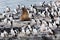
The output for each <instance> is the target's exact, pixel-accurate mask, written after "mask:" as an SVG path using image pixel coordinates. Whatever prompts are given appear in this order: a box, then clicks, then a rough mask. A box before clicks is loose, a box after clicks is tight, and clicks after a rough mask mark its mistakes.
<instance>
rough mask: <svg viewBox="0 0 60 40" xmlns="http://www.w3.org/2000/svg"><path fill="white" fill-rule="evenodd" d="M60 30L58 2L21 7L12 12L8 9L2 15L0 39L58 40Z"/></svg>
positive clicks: (0, 19) (0, 17) (0, 15)
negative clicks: (36, 39)
mask: <svg viewBox="0 0 60 40" xmlns="http://www.w3.org/2000/svg"><path fill="white" fill-rule="evenodd" d="M58 28H60V7H59V5H58V4H57V3H56V2H49V3H46V2H43V3H40V4H39V5H38V4H34V5H31V6H27V7H26V6H24V5H22V6H20V5H18V6H17V7H16V9H14V10H11V8H10V7H8V6H7V7H6V9H5V11H4V12H3V13H0V37H2V38H4V37H27V36H28V37H29V36H38V37H40V36H41V37H42V38H44V37H45V36H46V37H50V38H52V36H53V37H54V38H57V36H56V34H58V32H57V31H56V30H57V29H58Z"/></svg>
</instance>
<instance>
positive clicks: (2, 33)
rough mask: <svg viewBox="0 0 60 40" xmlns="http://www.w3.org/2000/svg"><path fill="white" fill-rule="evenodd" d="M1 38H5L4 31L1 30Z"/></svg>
mask: <svg viewBox="0 0 60 40" xmlns="http://www.w3.org/2000/svg"><path fill="white" fill-rule="evenodd" d="M1 37H2V38H4V37H5V36H4V29H2V30H1Z"/></svg>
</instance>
